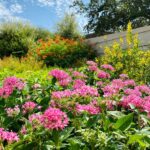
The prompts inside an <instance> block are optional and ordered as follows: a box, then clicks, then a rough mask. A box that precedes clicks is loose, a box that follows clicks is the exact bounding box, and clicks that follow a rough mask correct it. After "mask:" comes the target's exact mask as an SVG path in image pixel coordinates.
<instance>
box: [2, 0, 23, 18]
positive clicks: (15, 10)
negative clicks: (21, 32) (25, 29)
mask: <svg viewBox="0 0 150 150" xmlns="http://www.w3.org/2000/svg"><path fill="white" fill-rule="evenodd" d="M14 2H15V3H12V4H11V5H10V4H9V3H7V2H5V1H0V21H1V20H4V21H13V20H16V21H19V20H25V19H23V18H21V17H19V16H17V15H18V14H20V13H22V12H23V8H22V6H21V5H20V4H19V3H17V2H16V1H14ZM8 4H9V5H8Z"/></svg>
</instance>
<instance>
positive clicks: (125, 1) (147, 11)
mask: <svg viewBox="0 0 150 150" xmlns="http://www.w3.org/2000/svg"><path fill="white" fill-rule="evenodd" d="M73 7H76V8H77V10H78V12H79V13H84V14H85V15H86V16H87V18H88V23H87V25H86V26H85V29H86V30H87V31H88V32H94V33H95V34H97V35H102V34H107V33H113V32H115V31H118V30H123V29H125V28H126V26H127V24H128V22H129V21H131V22H132V25H133V28H137V27H142V26H144V25H150V0H90V2H88V3H85V2H84V1H82V0H75V1H74V4H73Z"/></svg>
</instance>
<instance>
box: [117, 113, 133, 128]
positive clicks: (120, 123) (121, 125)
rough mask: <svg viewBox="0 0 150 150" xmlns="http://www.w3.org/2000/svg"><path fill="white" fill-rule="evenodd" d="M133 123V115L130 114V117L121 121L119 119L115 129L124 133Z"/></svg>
mask: <svg viewBox="0 0 150 150" xmlns="http://www.w3.org/2000/svg"><path fill="white" fill-rule="evenodd" d="M132 121H133V113H131V114H128V115H126V116H123V117H121V118H120V119H118V120H117V122H116V123H115V124H114V128H115V129H119V130H121V131H124V130H126V129H127V128H129V126H130V125H131V123H132Z"/></svg>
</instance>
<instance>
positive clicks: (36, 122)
mask: <svg viewBox="0 0 150 150" xmlns="http://www.w3.org/2000/svg"><path fill="white" fill-rule="evenodd" d="M41 119H42V115H41V114H32V115H30V116H29V122H30V123H31V124H32V126H33V128H37V127H39V126H41Z"/></svg>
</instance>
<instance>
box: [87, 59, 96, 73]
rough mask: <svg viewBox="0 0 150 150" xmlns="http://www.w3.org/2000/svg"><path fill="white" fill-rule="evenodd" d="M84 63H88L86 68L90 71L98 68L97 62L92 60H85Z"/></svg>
mask: <svg viewBox="0 0 150 150" xmlns="http://www.w3.org/2000/svg"><path fill="white" fill-rule="evenodd" d="M86 64H87V65H88V69H89V70H90V71H97V70H98V67H97V63H95V62H94V61H87V62H86Z"/></svg>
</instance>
